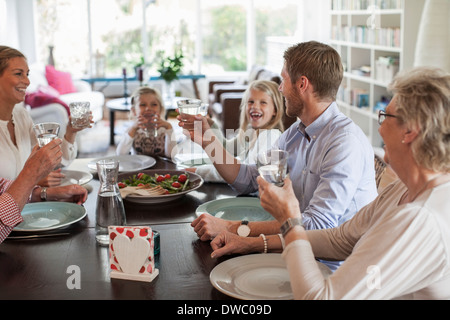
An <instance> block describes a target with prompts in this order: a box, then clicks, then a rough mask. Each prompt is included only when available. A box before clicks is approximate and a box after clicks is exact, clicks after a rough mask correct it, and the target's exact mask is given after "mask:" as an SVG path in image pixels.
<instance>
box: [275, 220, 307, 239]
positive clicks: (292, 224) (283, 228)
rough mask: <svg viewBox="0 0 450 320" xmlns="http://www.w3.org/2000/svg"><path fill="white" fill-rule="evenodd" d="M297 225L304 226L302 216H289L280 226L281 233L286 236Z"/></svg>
mask: <svg viewBox="0 0 450 320" xmlns="http://www.w3.org/2000/svg"><path fill="white" fill-rule="evenodd" d="M295 226H302V227H303V222H302V218H288V219H287V220H286V221H285V222H284V223H283V224H282V225H281V228H280V231H281V234H282V235H283V237H285V236H286V235H287V234H288V232H289V231H291V229H292V228H293V227H295Z"/></svg>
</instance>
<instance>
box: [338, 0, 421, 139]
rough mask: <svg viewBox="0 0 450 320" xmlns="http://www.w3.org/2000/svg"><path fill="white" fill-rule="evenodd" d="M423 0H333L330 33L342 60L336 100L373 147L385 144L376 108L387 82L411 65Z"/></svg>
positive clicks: (386, 97)
mask: <svg viewBox="0 0 450 320" xmlns="http://www.w3.org/2000/svg"><path fill="white" fill-rule="evenodd" d="M424 3H425V0H331V39H330V45H331V46H333V47H334V48H335V49H336V50H337V51H338V52H339V53H340V55H341V58H342V62H343V64H344V79H343V81H342V85H341V87H340V90H339V93H338V97H337V102H338V105H339V107H340V109H341V111H342V112H344V113H345V114H346V115H347V116H349V117H350V118H351V119H352V120H353V121H354V122H355V123H356V124H358V125H359V126H360V127H361V129H362V130H363V131H364V133H365V134H366V135H367V137H368V138H369V141H370V142H371V143H372V145H373V146H374V147H382V145H383V141H382V139H381V137H380V135H379V133H378V123H377V113H378V110H379V109H384V108H385V107H386V105H387V103H388V102H389V100H390V99H391V98H392V96H391V95H390V94H389V92H388V85H389V83H390V82H391V80H392V78H393V76H394V75H395V74H396V73H397V72H398V71H400V70H403V69H408V68H411V67H412V66H413V64H414V52H415V49H416V40H417V34H418V28H419V24H420V19H421V13H422V9H423V6H424Z"/></svg>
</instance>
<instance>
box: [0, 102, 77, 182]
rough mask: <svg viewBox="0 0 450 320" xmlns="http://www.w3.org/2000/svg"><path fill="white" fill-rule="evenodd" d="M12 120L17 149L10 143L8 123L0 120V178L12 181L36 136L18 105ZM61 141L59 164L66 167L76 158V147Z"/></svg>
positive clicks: (29, 121) (26, 116) (20, 106)
mask: <svg viewBox="0 0 450 320" xmlns="http://www.w3.org/2000/svg"><path fill="white" fill-rule="evenodd" d="M12 119H13V122H14V130H15V135H16V143H17V147H16V146H15V145H14V144H13V142H12V141H11V137H10V135H9V131H8V121H3V120H0V150H1V154H0V163H1V165H0V177H2V178H5V179H10V180H14V179H15V178H16V177H17V176H18V175H19V173H20V171H21V170H22V169H23V166H24V164H25V162H26V161H27V159H28V157H29V156H30V154H31V150H32V149H33V147H34V146H35V145H36V144H37V139H36V135H35V133H34V131H33V120H32V119H31V117H30V114H29V113H28V111H27V110H26V109H25V108H24V107H23V106H22V105H20V104H19V105H16V106H15V107H14V109H13V113H12ZM62 141H63V143H62V144H61V150H62V152H63V159H62V161H61V164H62V165H63V166H67V165H69V164H70V162H71V161H72V160H73V159H75V158H76V156H77V145H76V143H74V144H71V143H69V142H68V141H67V140H66V139H62Z"/></svg>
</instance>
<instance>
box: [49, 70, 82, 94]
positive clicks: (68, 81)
mask: <svg viewBox="0 0 450 320" xmlns="http://www.w3.org/2000/svg"><path fill="white" fill-rule="evenodd" d="M45 77H46V78H47V81H48V84H49V85H50V86H52V87H53V88H55V89H56V90H58V92H59V93H60V94H66V93H72V92H76V91H77V89H76V88H75V86H74V85H73V81H72V76H71V75H70V73H69V72H64V71H58V70H56V69H55V67H53V66H51V65H47V66H45Z"/></svg>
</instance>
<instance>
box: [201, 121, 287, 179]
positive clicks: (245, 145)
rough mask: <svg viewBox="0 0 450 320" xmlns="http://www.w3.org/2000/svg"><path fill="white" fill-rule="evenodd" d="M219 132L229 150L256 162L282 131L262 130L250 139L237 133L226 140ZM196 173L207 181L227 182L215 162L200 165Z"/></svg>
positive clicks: (247, 160)
mask: <svg viewBox="0 0 450 320" xmlns="http://www.w3.org/2000/svg"><path fill="white" fill-rule="evenodd" d="M249 132H252V131H249ZM253 132H255V131H253ZM217 133H218V131H216V135H217V136H218V138H219V139H222V141H223V144H224V147H225V148H226V149H227V150H228V152H230V153H231V154H233V155H234V156H235V157H237V158H238V159H239V160H240V161H241V162H243V163H247V164H251V163H253V164H254V163H256V158H257V156H258V153H260V152H263V151H266V150H269V149H270V148H271V147H272V145H273V144H274V143H275V142H276V141H277V140H278V138H279V137H280V136H281V131H280V130H278V129H270V130H260V133H259V135H258V136H257V138H256V139H255V138H252V139H250V137H249V139H248V141H246V140H245V135H237V136H236V137H235V138H233V139H230V140H226V139H225V138H224V137H223V136H222V135H221V133H220V134H217ZM195 173H197V174H199V175H200V176H201V177H202V178H203V180H205V181H206V182H225V180H224V179H223V178H222V176H221V175H220V174H219V172H218V171H217V170H216V168H215V167H214V165H213V164H207V165H202V166H199V167H197V170H196V171H195Z"/></svg>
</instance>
